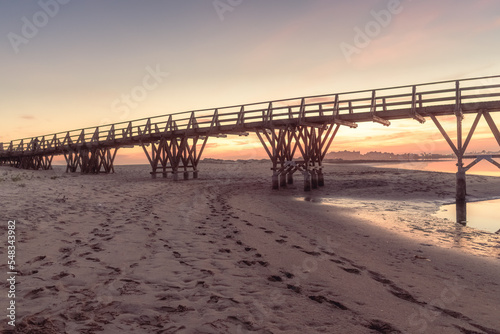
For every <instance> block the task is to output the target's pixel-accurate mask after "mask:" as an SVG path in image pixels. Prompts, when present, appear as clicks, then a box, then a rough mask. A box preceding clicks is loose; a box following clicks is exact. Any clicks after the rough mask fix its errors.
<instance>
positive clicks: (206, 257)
mask: <svg viewBox="0 0 500 334" xmlns="http://www.w3.org/2000/svg"><path fill="white" fill-rule="evenodd" d="M200 168H201V172H200V179H198V180H189V181H179V182H174V181H172V180H171V179H156V180H152V179H151V178H150V176H149V169H148V167H147V166H117V167H116V172H117V173H116V174H113V175H80V174H65V173H63V169H62V168H61V167H57V166H56V168H55V170H53V171H23V170H16V169H12V168H8V167H1V168H0V179H2V181H1V182H0V189H1V195H0V196H1V198H0V199H1V203H2V204H1V205H2V211H1V212H2V220H3V221H4V223H3V224H2V225H1V230H2V233H1V235H4V240H5V241H4V242H2V243H1V244H0V248H1V250H2V253H3V254H5V253H6V252H5V250H6V241H7V237H6V235H7V232H6V231H7V226H6V223H7V221H8V220H13V219H15V220H16V231H17V233H18V234H17V238H18V239H17V265H18V266H17V270H18V272H19V275H18V276H17V285H16V289H17V291H16V305H17V314H16V316H17V319H16V324H17V326H16V332H18V333H500V329H499V328H500V320H499V318H498V312H499V310H500V286H499V283H498V277H499V273H500V264H499V261H498V260H499V259H500V236H498V235H495V234H491V233H486V232H481V231H477V230H474V229H471V228H468V227H457V226H456V225H455V224H454V223H452V222H450V221H446V220H442V219H437V218H435V217H433V216H432V213H434V212H435V211H436V210H437V209H438V207H439V204H441V203H446V202H450V201H452V199H453V195H454V176H453V175H450V174H445V173H432V172H414V171H404V170H394V169H376V168H371V167H367V166H359V165H350V166H337V165H328V166H326V171H325V172H326V186H325V187H324V188H322V189H319V190H314V191H312V192H310V193H307V194H305V193H304V192H303V191H302V177H301V176H299V175H297V176H296V178H295V180H296V184H295V185H294V186H291V187H288V188H287V189H282V190H280V191H273V190H271V189H270V170H269V164H268V163H258V162H255V163H250V164H244V163H238V164H201V165H200ZM499 186H500V178H493V177H486V176H470V177H469V178H468V193H469V195H470V196H471V197H474V198H489V197H494V196H499V195H500V187H499ZM306 197H307V200H305V199H306ZM326 201H328V202H329V203H330V205H325V204H324V202H326ZM6 261H7V259H5V260H4V261H3V262H2V264H1V265H0V270H1V271H2V272H4V273H6V272H7V271H8V270H7V266H6ZM4 289H5V292H7V284H4ZM2 295H4V293H2ZM6 302H7V300H6V298H5V297H2V305H3V306H2V308H3V309H5V308H6ZM4 306H5V307H4ZM1 328H2V329H9V326H7V323H6V320H5V318H4V321H3V323H2V327H1Z"/></svg>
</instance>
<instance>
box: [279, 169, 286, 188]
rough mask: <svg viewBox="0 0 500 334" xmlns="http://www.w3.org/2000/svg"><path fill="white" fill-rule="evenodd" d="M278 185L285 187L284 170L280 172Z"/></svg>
mask: <svg viewBox="0 0 500 334" xmlns="http://www.w3.org/2000/svg"><path fill="white" fill-rule="evenodd" d="M280 187H281V188H286V172H284V171H283V172H281V173H280Z"/></svg>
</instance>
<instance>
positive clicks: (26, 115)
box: [19, 114, 36, 121]
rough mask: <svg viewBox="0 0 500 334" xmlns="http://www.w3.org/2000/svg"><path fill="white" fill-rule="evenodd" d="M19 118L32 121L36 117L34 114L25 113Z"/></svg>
mask: <svg viewBox="0 0 500 334" xmlns="http://www.w3.org/2000/svg"><path fill="white" fill-rule="evenodd" d="M19 118H21V119H24V120H27V121H32V120H35V119H36V117H35V116H33V115H28V114H24V115H20V116H19Z"/></svg>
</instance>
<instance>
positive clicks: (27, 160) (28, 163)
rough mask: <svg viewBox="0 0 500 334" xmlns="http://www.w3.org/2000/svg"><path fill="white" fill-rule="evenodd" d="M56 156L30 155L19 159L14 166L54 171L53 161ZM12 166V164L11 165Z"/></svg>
mask: <svg viewBox="0 0 500 334" xmlns="http://www.w3.org/2000/svg"><path fill="white" fill-rule="evenodd" d="M53 158H54V155H41V154H40V155H28V156H23V157H21V158H19V159H17V161H16V162H14V166H15V167H17V168H21V169H34V170H38V169H42V170H49V169H52V159H53ZM11 165H12V163H11Z"/></svg>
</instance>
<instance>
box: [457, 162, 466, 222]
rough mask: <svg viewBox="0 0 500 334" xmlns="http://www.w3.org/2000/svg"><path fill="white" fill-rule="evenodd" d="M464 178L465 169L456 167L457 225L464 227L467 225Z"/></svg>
mask: <svg viewBox="0 0 500 334" xmlns="http://www.w3.org/2000/svg"><path fill="white" fill-rule="evenodd" d="M466 188H467V187H466V178H465V169H464V168H463V166H460V164H459V165H458V172H457V195H456V208H457V223H459V224H462V225H465V224H466V223H467V203H466V201H465V196H466V193H467V191H466Z"/></svg>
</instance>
